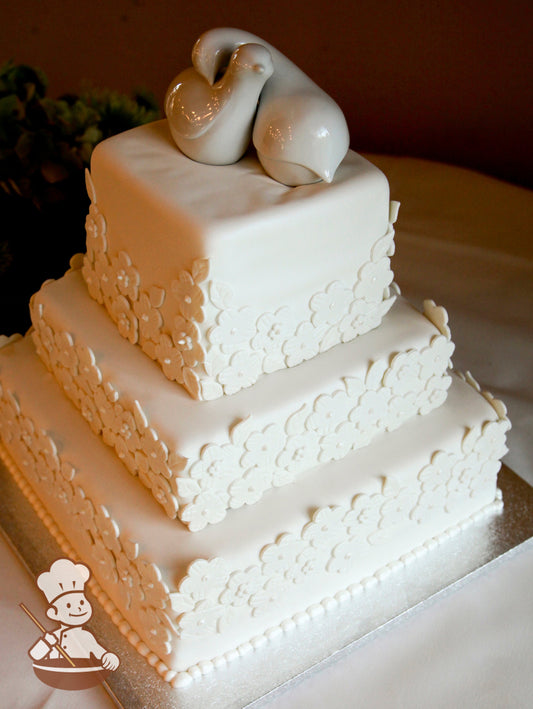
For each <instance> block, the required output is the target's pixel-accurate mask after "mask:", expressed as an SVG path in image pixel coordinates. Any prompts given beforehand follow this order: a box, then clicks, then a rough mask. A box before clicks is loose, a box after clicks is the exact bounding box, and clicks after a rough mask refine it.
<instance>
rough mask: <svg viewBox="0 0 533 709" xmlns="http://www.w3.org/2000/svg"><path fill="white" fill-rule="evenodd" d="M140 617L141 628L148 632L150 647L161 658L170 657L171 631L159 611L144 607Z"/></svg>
mask: <svg viewBox="0 0 533 709" xmlns="http://www.w3.org/2000/svg"><path fill="white" fill-rule="evenodd" d="M139 615H140V619H141V626H142V628H143V629H145V632H146V636H145V640H146V644H147V645H148V647H149V648H150V649H151V650H153V651H154V652H155V653H157V654H158V655H159V656H160V657H165V655H168V654H169V653H170V651H171V644H170V631H169V629H168V628H167V627H166V625H165V624H164V623H163V621H162V620H161V617H160V614H159V613H158V612H157V609H155V608H151V607H150V606H148V607H145V606H143V607H141V608H140V609H139Z"/></svg>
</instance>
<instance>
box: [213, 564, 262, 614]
mask: <svg viewBox="0 0 533 709" xmlns="http://www.w3.org/2000/svg"><path fill="white" fill-rule="evenodd" d="M264 583H265V578H264V577H263V576H262V574H261V569H260V568H259V567H258V566H251V567H250V568H248V569H246V571H234V572H233V573H232V574H231V576H230V577H229V579H228V582H227V584H226V588H225V589H224V591H222V593H221V594H220V602H221V603H222V604H224V605H231V606H235V607H240V606H243V605H248V604H249V603H250V598H251V597H252V596H253V595H254V594H255V593H257V592H258V591H260V589H262V588H263V584H264Z"/></svg>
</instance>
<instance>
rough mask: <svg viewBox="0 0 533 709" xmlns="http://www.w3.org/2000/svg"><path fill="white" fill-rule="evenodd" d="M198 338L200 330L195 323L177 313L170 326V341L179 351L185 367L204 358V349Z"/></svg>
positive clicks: (192, 365)
mask: <svg viewBox="0 0 533 709" xmlns="http://www.w3.org/2000/svg"><path fill="white" fill-rule="evenodd" d="M199 340H200V331H199V330H198V326H197V325H196V323H194V322H193V321H192V320H186V319H185V318H183V317H182V316H181V315H177V316H176V317H175V318H174V327H173V328H172V341H173V342H174V344H175V345H176V347H177V348H178V350H179V351H180V352H181V355H182V357H183V361H184V362H185V364H186V365H187V367H194V366H196V365H197V364H198V362H202V361H203V359H204V351H203V349H202V347H201V345H200V342H199Z"/></svg>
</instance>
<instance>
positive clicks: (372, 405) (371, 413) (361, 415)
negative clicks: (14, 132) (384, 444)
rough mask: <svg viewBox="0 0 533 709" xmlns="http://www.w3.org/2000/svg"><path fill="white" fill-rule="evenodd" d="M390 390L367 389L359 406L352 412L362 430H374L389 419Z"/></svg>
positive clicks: (354, 419) (352, 417) (353, 418)
mask: <svg viewBox="0 0 533 709" xmlns="http://www.w3.org/2000/svg"><path fill="white" fill-rule="evenodd" d="M388 395H389V394H388V391H387V390H386V389H378V391H366V392H365V393H364V394H363V395H362V396H361V398H360V399H359V406H357V407H356V408H355V409H353V410H352V412H351V413H350V420H351V421H353V422H354V423H355V424H356V426H357V428H359V429H360V430H361V431H369V432H374V431H375V430H377V429H378V428H379V426H380V425H383V423H384V422H385V421H386V419H387V408H388V407H387V404H388Z"/></svg>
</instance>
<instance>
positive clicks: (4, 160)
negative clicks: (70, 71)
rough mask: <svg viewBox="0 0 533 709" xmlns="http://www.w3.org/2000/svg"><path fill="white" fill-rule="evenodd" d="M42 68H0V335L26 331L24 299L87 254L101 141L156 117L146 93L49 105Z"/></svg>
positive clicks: (89, 92) (89, 96)
mask: <svg viewBox="0 0 533 709" xmlns="http://www.w3.org/2000/svg"><path fill="white" fill-rule="evenodd" d="M47 88H48V81H47V79H46V76H45V75H44V74H43V72H42V71H40V70H39V69H35V68H33V67H30V66H24V65H17V64H14V63H13V62H7V63H6V64H4V65H3V66H0V333H2V334H10V333H11V332H17V331H18V332H21V331H24V330H25V329H26V328H27V327H28V326H29V318H28V305H27V303H28V299H29V297H30V296H31V294H32V293H33V292H35V291H36V290H37V289H38V288H39V287H40V286H41V283H42V282H43V281H44V280H45V279H46V278H57V277H59V276H60V275H61V274H62V273H64V271H65V270H66V268H67V267H68V262H69V259H70V257H71V256H72V254H74V253H76V252H79V251H84V250H85V230H84V222H85V215H86V213H87V209H88V198H87V194H86V191H85V176H84V171H85V168H86V167H88V165H89V160H90V157H91V153H92V151H93V149H94V147H95V145H96V144H97V143H98V142H99V141H100V140H103V139H104V138H108V137H110V136H112V135H115V134H116V133H120V132H121V131H124V130H127V129H129V128H134V127H135V126H138V125H141V124H143V123H147V122H149V121H152V120H155V119H156V118H158V111H157V108H156V104H155V101H154V99H153V97H151V96H150V95H149V94H147V93H143V92H137V93H136V94H135V95H134V96H132V97H128V96H123V95H122V94H119V93H117V92H116V91H110V90H107V89H94V88H85V89H83V90H82V91H80V93H79V94H78V95H67V96H62V97H61V98H59V99H52V98H49V97H48V96H47V95H46V92H47Z"/></svg>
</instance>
